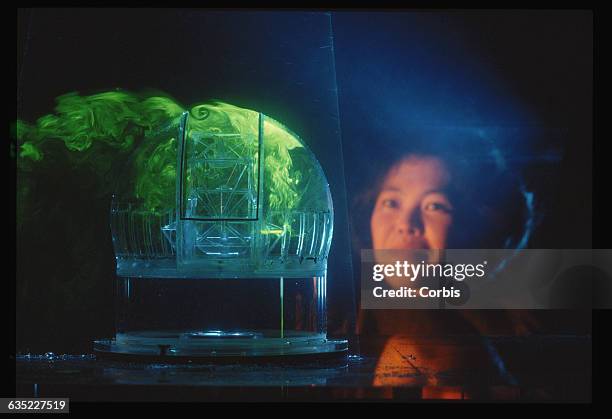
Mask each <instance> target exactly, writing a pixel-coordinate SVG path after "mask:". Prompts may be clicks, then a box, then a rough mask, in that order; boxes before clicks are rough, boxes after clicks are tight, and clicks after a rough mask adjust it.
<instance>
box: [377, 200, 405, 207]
mask: <svg viewBox="0 0 612 419" xmlns="http://www.w3.org/2000/svg"><path fill="white" fill-rule="evenodd" d="M380 205H381V206H382V207H383V208H399V206H400V203H399V201H398V200H397V199H394V198H385V199H382V200H381V202H380Z"/></svg>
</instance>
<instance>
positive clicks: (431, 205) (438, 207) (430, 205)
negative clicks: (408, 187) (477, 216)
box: [424, 196, 453, 214]
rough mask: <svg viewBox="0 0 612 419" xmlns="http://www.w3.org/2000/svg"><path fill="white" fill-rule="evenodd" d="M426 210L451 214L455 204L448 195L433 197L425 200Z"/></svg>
mask: <svg viewBox="0 0 612 419" xmlns="http://www.w3.org/2000/svg"><path fill="white" fill-rule="evenodd" d="M424 209H425V211H428V212H441V213H445V214H450V213H452V212H453V206H452V205H451V204H450V202H449V201H448V199H446V197H443V196H440V197H432V198H430V199H429V200H427V201H426V202H425V205H424Z"/></svg>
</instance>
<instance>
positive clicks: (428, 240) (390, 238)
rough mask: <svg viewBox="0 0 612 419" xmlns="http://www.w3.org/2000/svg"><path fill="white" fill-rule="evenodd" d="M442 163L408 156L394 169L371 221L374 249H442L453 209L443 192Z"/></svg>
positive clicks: (444, 171)
mask: <svg viewBox="0 0 612 419" xmlns="http://www.w3.org/2000/svg"><path fill="white" fill-rule="evenodd" d="M449 179H450V175H449V173H448V170H447V168H446V166H445V165H444V163H443V162H442V161H441V160H440V159H438V158H436V157H429V156H410V157H407V158H406V159H404V160H402V161H401V162H400V163H399V164H397V165H395V166H393V167H392V168H391V170H390V171H389V173H387V177H386V178H385V180H384V182H383V185H382V188H381V191H380V193H379V194H378V197H377V198H376V204H375V205H374V211H373V212H372V218H371V220H370V229H371V233H372V246H373V248H374V249H444V248H446V245H447V237H448V233H449V229H450V227H451V225H452V222H453V216H452V214H453V206H452V203H451V202H450V200H449V198H448V196H447V194H446V193H445V192H444V190H445V188H446V186H447V185H448V182H449Z"/></svg>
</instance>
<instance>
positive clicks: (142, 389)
mask: <svg viewBox="0 0 612 419" xmlns="http://www.w3.org/2000/svg"><path fill="white" fill-rule="evenodd" d="M358 343H359V349H360V352H359V355H349V356H348V357H346V358H343V359H340V360H326V361H308V362H303V363H249V364H245V363H240V364H197V363H186V364H163V363H134V362H129V363H128V362H119V361H110V360H103V359H96V357H95V356H93V355H61V356H58V355H54V354H45V355H31V354H28V355H18V356H17V360H16V361H17V362H16V364H17V370H16V371H17V396H21V397H33V396H38V397H53V396H56V397H59V396H64V397H70V398H71V399H73V400H75V401H78V400H87V401H89V400H98V401H115V400H122V401H125V400H134V401H173V400H176V401H189V400H192V401H193V400H198V401H205V400H334V399H340V400H346V399H393V400H426V399H455V400H461V399H469V400H562V401H590V399H591V370H592V365H591V364H592V358H591V348H592V341H591V337H590V336H576V335H540V336H529V337H503V336H488V337H483V336H440V337H431V336H430V337H421V336H406V335H393V336H386V337H383V336H369V337H368V336H361V337H360V339H359V342H358ZM246 390H248V391H246Z"/></svg>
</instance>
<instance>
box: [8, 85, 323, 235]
mask: <svg viewBox="0 0 612 419" xmlns="http://www.w3.org/2000/svg"><path fill="white" fill-rule="evenodd" d="M56 101H57V105H56V107H55V113H53V114H48V115H44V116H42V117H40V118H39V119H38V120H37V121H36V123H35V124H33V125H30V124H28V123H26V122H24V121H21V120H18V121H17V122H16V123H15V126H14V132H15V136H16V138H17V146H18V153H17V159H18V167H19V168H20V169H23V170H34V169H35V168H36V167H37V165H40V164H42V162H44V161H47V163H48V161H51V162H56V161H57V162H64V163H65V162H66V156H67V158H68V162H69V164H71V165H72V166H73V167H78V166H79V165H83V164H87V165H89V166H90V167H93V168H94V170H97V171H99V172H100V173H99V175H100V176H107V175H108V173H107V172H108V170H110V169H109V168H110V167H111V166H112V163H113V162H114V160H116V159H117V158H118V157H120V156H127V153H128V152H132V151H134V152H135V154H134V160H133V161H134V166H135V167H134V170H135V173H134V177H135V180H134V182H133V191H132V192H131V193H132V196H133V197H134V198H135V200H136V201H137V202H140V203H141V204H140V205H141V209H142V210H144V211H150V212H154V213H161V212H165V211H168V210H171V209H172V208H174V206H175V189H176V174H177V171H176V161H177V139H176V138H175V137H176V132H177V129H178V124H179V118H180V115H181V113H182V112H183V111H184V110H186V108H184V107H183V106H181V105H180V104H178V103H177V102H176V101H174V100H173V99H170V98H168V97H164V96H161V95H156V96H150V97H144V96H142V95H137V94H133V93H129V92H126V91H111V92H104V93H99V94H95V95H90V96H80V95H79V94H78V93H68V94H65V95H62V96H59V97H58V98H57V99H56ZM189 113H190V119H189V129H190V130H191V132H192V133H193V132H204V133H211V134H214V133H217V134H223V135H227V134H238V136H239V138H244V141H245V144H244V146H246V147H255V146H256V145H257V142H256V141H255V142H253V141H251V142H247V139H248V138H253V136H255V138H257V135H258V134H259V126H258V121H259V119H258V118H259V113H258V112H255V111H252V110H249V109H244V108H239V107H237V106H234V105H230V104H227V103H223V102H218V101H217V102H210V103H203V104H197V105H195V106H192V107H191V108H189ZM264 121H265V122H264V136H265V140H264V191H263V192H264V196H265V199H264V205H266V206H267V207H268V208H270V209H272V210H274V211H278V212H279V213H287V211H289V210H292V209H294V208H297V207H298V206H299V205H302V206H303V205H307V206H309V207H317V206H318V205H319V202H320V203H321V206H324V205H326V203H323V202H324V200H325V198H326V197H324V196H322V195H321V193H322V192H321V190H320V185H321V183H320V179H319V177H320V175H319V174H318V171H317V170H314V168H313V167H312V157H311V156H310V155H309V154H308V152H307V150H305V148H304V146H303V145H302V143H301V142H300V141H299V139H298V138H297V137H296V136H294V135H293V134H292V133H290V132H289V131H288V130H287V129H286V128H285V127H284V126H283V125H282V124H280V123H278V122H276V121H274V120H272V119H270V118H267V117H266V118H265V119H264ZM62 143H63V145H64V150H65V151H64V152H62V151H61V149H62V148H61V147H59V148H58V147H57V145H58V144H62ZM66 150H67V151H68V153H66ZM254 154H255V156H256V158H259V156H257V150H256V149H255V150H254ZM58 164H59V163H58ZM51 166H52V164H51ZM256 166H257V165H255V167H256ZM202 170H204V169H202ZM211 173H215V172H214V171H211ZM201 175H204V176H202V178H203V179H207V181H208V182H211V183H214V181H215V179H214V176H207V175H206V173H203V174H201ZM311 183H312V185H316V188H314V187H313V189H312V190H310V189H309V187H310V185H311ZM273 221H274V224H276V225H277V226H279V227H282V228H283V229H285V228H288V226H287V220H286V219H284V218H283V217H282V216H278V219H276V220H273ZM276 230H277V229H271V230H269V231H268V232H265V233H264V232H262V233H264V234H266V233H267V234H278V233H277V231H276Z"/></svg>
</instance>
